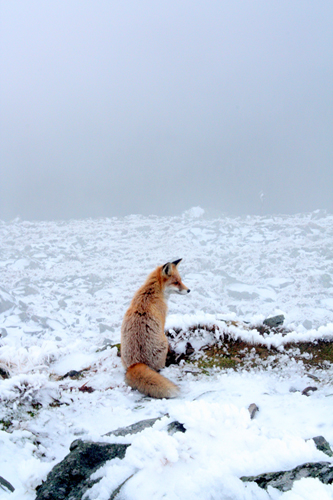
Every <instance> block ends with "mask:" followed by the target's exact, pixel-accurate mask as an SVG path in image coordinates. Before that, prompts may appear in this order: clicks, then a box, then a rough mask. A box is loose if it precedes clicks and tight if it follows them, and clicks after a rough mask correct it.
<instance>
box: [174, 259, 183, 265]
mask: <svg viewBox="0 0 333 500" xmlns="http://www.w3.org/2000/svg"><path fill="white" fill-rule="evenodd" d="M182 260H183V259H178V260H175V261H174V262H173V264H174V265H175V266H178V264H179V262H181V261H182Z"/></svg>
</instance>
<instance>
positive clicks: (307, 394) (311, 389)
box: [302, 385, 318, 397]
mask: <svg viewBox="0 0 333 500" xmlns="http://www.w3.org/2000/svg"><path fill="white" fill-rule="evenodd" d="M317 390H318V387H314V386H311V385H309V387H306V388H305V389H303V391H302V394H303V396H308V397H309V396H310V392H314V391H317Z"/></svg>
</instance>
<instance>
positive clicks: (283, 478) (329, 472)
mask: <svg viewBox="0 0 333 500" xmlns="http://www.w3.org/2000/svg"><path fill="white" fill-rule="evenodd" d="M331 465H332V464H331V463H330V462H314V463H306V464H303V465H299V466H298V467H295V468H294V469H292V470H289V471H282V472H268V473H266V474H260V475H259V476H243V477H241V478H240V479H241V480H242V481H244V482H255V483H257V485H258V486H260V488H264V489H267V487H268V486H272V487H273V488H277V489H278V490H280V491H289V490H291V488H292V487H293V483H294V481H298V480H299V479H302V478H303V477H314V478H318V479H319V480H320V481H321V482H322V483H324V484H331V483H332V482H333V467H332V466H331Z"/></svg>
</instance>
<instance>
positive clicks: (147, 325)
mask: <svg viewBox="0 0 333 500" xmlns="http://www.w3.org/2000/svg"><path fill="white" fill-rule="evenodd" d="M158 269H159V268H158ZM158 269H156V270H155V271H154V272H153V273H151V274H150V276H149V277H148V279H147V281H146V283H145V284H144V285H143V286H142V287H141V288H139V290H138V291H137V292H136V294H135V295H134V297H133V300H132V302H131V305H130V307H129V308H128V310H127V312H126V314H125V316H124V320H123V323H122V327H121V357H122V362H123V364H124V366H125V368H128V367H129V366H131V365H133V364H134V363H144V364H146V365H148V366H150V367H151V368H154V369H155V370H160V369H161V368H163V367H164V365H165V358H166V354H167V350H168V341H167V339H166V337H165V334H164V325H165V318H166V313H167V305H166V302H165V299H164V294H163V290H162V289H161V286H160V283H159V280H158V272H157V271H158Z"/></svg>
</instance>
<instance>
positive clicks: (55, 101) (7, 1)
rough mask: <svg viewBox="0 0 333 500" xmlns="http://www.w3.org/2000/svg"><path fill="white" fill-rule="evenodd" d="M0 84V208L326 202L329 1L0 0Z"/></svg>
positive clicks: (81, 210) (330, 120)
mask: <svg viewBox="0 0 333 500" xmlns="http://www.w3.org/2000/svg"><path fill="white" fill-rule="evenodd" d="M0 98H1V101H0V102H1V108H0V113H1V114H0V121H1V136H0V139H1V145H0V146H1V148H0V155H1V156H0V161H1V172H0V173H1V179H0V219H4V220H8V219H12V218H14V217H17V216H20V217H21V218H23V219H39V220H40V219H68V218H85V217H100V216H106V217H111V216H114V215H120V216H122V215H127V214H131V213H142V214H146V215H148V214H156V215H170V214H180V213H181V212H182V211H183V210H187V209H189V208H190V207H192V206H197V205H200V206H202V207H203V208H207V209H209V208H210V209H213V210H218V211H220V212H224V213H228V214H231V215H232V214H246V213H248V214H253V213H261V212H262V213H295V212H304V211H311V210H315V209H318V208H321V209H327V210H329V211H330V212H333V1H332V0H327V1H326V0H318V1H317V0H279V1H277V0H217V1H210V0H202V1H197V0H168V1H164V0H137V1H134V0H94V1H93V0H29V1H27V0H22V1H18V0H0ZM261 191H262V192H263V193H264V198H263V202H261V199H260V192H261Z"/></svg>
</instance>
